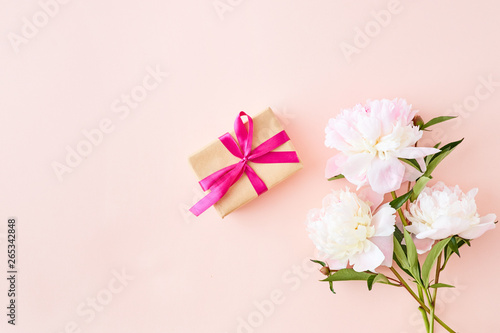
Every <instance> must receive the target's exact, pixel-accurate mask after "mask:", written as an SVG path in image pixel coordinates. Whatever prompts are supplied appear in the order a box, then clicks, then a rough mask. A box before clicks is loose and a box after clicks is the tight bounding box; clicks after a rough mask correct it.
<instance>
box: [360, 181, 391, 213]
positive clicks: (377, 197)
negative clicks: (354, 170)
mask: <svg viewBox="0 0 500 333" xmlns="http://www.w3.org/2000/svg"><path fill="white" fill-rule="evenodd" d="M357 193H358V197H359V198H360V199H361V200H363V201H364V202H369V203H370V204H371V205H370V209H371V210H372V212H374V211H375V210H376V209H377V207H378V206H380V204H381V203H382V201H384V195H383V194H380V193H377V192H375V191H373V190H372V189H371V188H370V186H364V187H362V188H361V189H360V190H358V191H357Z"/></svg>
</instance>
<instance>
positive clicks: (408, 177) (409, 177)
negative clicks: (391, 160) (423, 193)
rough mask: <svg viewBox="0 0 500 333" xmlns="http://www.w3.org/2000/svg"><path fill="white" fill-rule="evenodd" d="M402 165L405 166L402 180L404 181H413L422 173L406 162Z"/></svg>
mask: <svg viewBox="0 0 500 333" xmlns="http://www.w3.org/2000/svg"><path fill="white" fill-rule="evenodd" d="M403 165H404V167H405V175H404V177H403V181H405V182H414V181H415V180H417V179H418V178H419V177H420V176H422V175H423V174H424V173H423V172H420V171H418V170H417V169H415V168H414V167H412V166H411V165H409V164H408V163H403Z"/></svg>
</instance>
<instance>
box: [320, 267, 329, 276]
mask: <svg viewBox="0 0 500 333" xmlns="http://www.w3.org/2000/svg"><path fill="white" fill-rule="evenodd" d="M319 271H320V272H321V273H322V274H324V275H326V276H328V275H330V267H328V266H324V267H322V268H321V269H320V270H319Z"/></svg>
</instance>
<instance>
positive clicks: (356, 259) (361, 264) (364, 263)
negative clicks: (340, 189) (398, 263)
mask: <svg viewBox="0 0 500 333" xmlns="http://www.w3.org/2000/svg"><path fill="white" fill-rule="evenodd" d="M384 260H385V256H384V254H383V253H382V251H381V250H380V249H379V248H378V247H377V246H376V245H375V244H373V243H372V242H370V241H369V240H366V241H365V250H364V252H361V253H358V254H355V255H353V256H352V257H351V258H349V262H350V263H351V265H353V267H352V268H353V269H354V270H355V271H356V272H364V271H374V270H375V268H377V267H378V266H380V265H381V264H382V262H383V261H384Z"/></svg>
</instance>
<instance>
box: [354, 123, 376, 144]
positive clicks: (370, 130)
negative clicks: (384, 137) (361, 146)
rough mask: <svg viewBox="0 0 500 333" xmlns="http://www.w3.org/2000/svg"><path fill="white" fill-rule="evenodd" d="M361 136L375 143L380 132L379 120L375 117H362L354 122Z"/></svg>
mask: <svg viewBox="0 0 500 333" xmlns="http://www.w3.org/2000/svg"><path fill="white" fill-rule="evenodd" d="M356 125H357V127H358V130H359V131H360V132H361V133H363V137H364V138H365V139H368V140H369V141H371V142H373V144H375V143H376V141H377V140H378V138H379V137H380V134H381V127H380V120H379V119H377V118H375V117H363V118H361V119H360V120H359V121H358V123H357V124H356Z"/></svg>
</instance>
